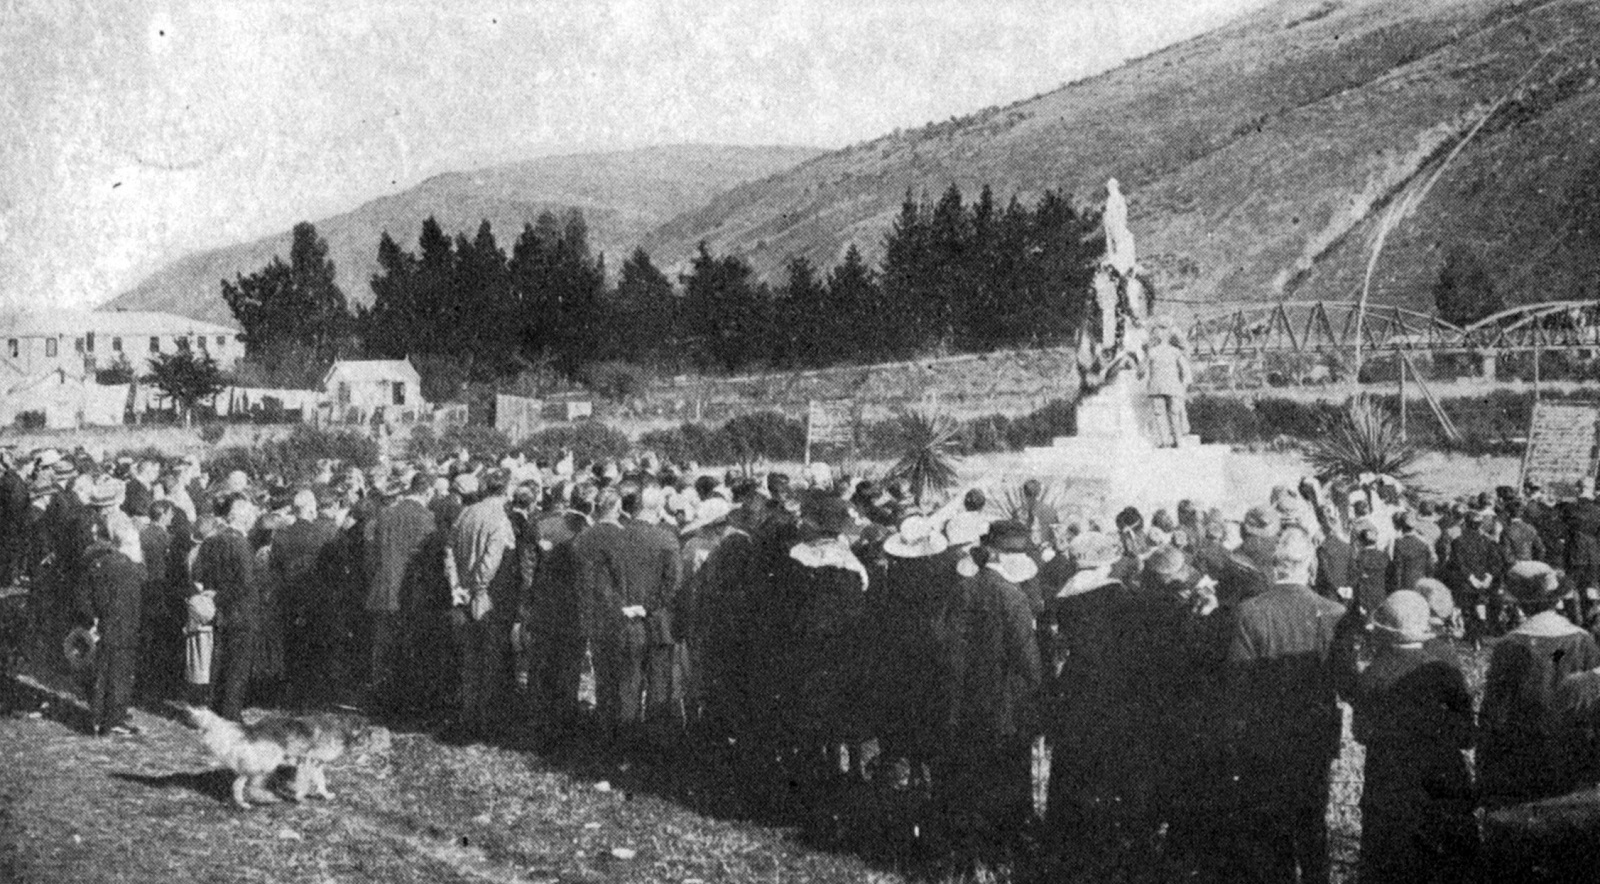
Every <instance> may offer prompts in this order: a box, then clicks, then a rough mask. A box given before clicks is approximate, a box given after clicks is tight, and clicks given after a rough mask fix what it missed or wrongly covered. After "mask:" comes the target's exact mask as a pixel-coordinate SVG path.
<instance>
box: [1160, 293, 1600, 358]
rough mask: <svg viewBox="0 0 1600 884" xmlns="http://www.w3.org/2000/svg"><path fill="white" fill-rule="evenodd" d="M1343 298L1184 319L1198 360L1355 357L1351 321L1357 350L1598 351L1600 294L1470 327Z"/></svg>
mask: <svg viewBox="0 0 1600 884" xmlns="http://www.w3.org/2000/svg"><path fill="white" fill-rule="evenodd" d="M1357 311H1358V306H1357V304H1356V303H1355V302H1347V301H1279V302H1271V303H1248V304H1233V305H1228V306H1226V307H1219V308H1216V309H1214V310H1210V311H1206V312H1202V313H1200V314H1199V315H1197V316H1196V317H1195V318H1194V319H1193V321H1192V322H1191V324H1190V326H1189V352H1190V354H1191V355H1192V357H1193V358H1194V359H1196V360H1198V361H1200V362H1208V363H1209V362H1227V361H1231V360H1235V359H1238V360H1245V361H1248V360H1252V359H1255V358H1258V357H1265V356H1274V355H1279V356H1284V357H1314V358H1316V359H1318V360H1323V361H1325V360H1326V359H1328V358H1330V357H1331V358H1333V359H1336V360H1338V361H1341V362H1345V361H1348V360H1350V359H1351V358H1353V356H1354V352H1355V343H1356V336H1357V334H1358V331H1357V327H1358V325H1359V334H1360V338H1361V350H1362V354H1363V356H1364V357H1365V356H1373V357H1382V356H1390V355H1394V354H1417V355H1423V354H1476V355H1479V356H1489V355H1498V354H1501V353H1520V352H1541V351H1546V350H1550V351H1577V350H1600V301H1550V302H1546V303H1542V304H1527V305H1524V306H1521V307H1513V308H1511V309H1509V310H1503V311H1501V312H1499V313H1496V314H1494V315H1493V316H1489V317H1487V318H1485V319H1483V320H1481V321H1479V322H1476V323H1473V324H1472V325H1469V326H1465V327H1462V326H1457V325H1452V324H1451V323H1448V322H1445V321H1444V320H1442V319H1440V318H1439V317H1437V316H1434V315H1431V314H1426V313H1420V312H1417V311H1415V310H1407V309H1405V308H1403V307H1395V306H1380V307H1374V306H1372V305H1368V307H1367V310H1366V315H1365V316H1364V317H1362V318H1361V320H1360V322H1359V323H1358V322H1357Z"/></svg>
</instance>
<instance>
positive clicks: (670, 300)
mask: <svg viewBox="0 0 1600 884" xmlns="http://www.w3.org/2000/svg"><path fill="white" fill-rule="evenodd" d="M678 314H679V310H678V297H677V295H675V294H674V293H673V291H672V282H671V280H669V279H667V275H666V274H665V273H662V272H661V271H660V269H658V268H657V267H656V265H655V264H654V263H653V262H652V261H651V260H650V253H649V252H646V251H645V250H644V249H643V248H637V249H634V251H633V254H632V255H630V256H629V257H628V258H627V260H625V261H623V262H622V268H621V270H620V272H619V274H618V278H617V287H616V290H615V291H614V293H613V294H612V297H611V309H609V310H608V311H607V317H608V318H607V320H606V321H607V327H608V328H609V329H611V332H612V338H611V341H610V342H609V343H608V345H607V346H605V347H603V348H602V351H603V352H604V353H605V354H606V356H607V358H611V359H626V360H629V361H632V362H646V363H656V364H662V363H666V362H670V361H671V360H672V358H673V354H674V353H675V352H676V348H677V343H678V341H679V340H680V338H681V337H682V335H681V332H680V331H679V325H680V323H681V319H680V317H679V315H678Z"/></svg>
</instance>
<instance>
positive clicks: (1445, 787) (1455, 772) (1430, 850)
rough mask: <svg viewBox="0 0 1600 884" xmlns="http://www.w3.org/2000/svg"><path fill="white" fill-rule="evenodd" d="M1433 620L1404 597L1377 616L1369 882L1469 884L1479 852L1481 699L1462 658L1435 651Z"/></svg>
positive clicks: (1368, 773)
mask: <svg viewBox="0 0 1600 884" xmlns="http://www.w3.org/2000/svg"><path fill="white" fill-rule="evenodd" d="M1432 618H1433V610H1432V606H1431V605H1430V604H1429V602H1428V599H1427V598H1425V597H1424V596H1423V595H1422V594H1421V593H1418V592H1414V591H1412V590H1409V589H1402V590H1399V591H1396V592H1394V593H1392V594H1390V595H1389V597H1388V598H1386V599H1384V601H1383V603H1382V604H1381V605H1379V607H1378V609H1377V610H1376V611H1375V612H1373V617H1372V634H1373V637H1374V638H1375V639H1376V643H1377V645H1378V650H1377V653H1376V655H1375V656H1374V657H1373V660H1372V664H1371V665H1370V666H1368V667H1367V668H1366V670H1365V671H1364V672H1362V674H1361V678H1360V681H1359V683H1358V685H1357V688H1356V695H1355V702H1354V706H1355V718H1354V732H1355V738H1356V739H1357V740H1358V741H1360V742H1361V743H1362V744H1363V745H1365V746H1366V748H1367V753H1366V766H1365V768H1364V775H1363V782H1364V783H1365V786H1364V788H1363V790H1362V794H1361V881H1362V882H1363V884H1368V882H1372V884H1381V882H1390V881H1392V882H1405V884H1409V882H1413V881H1416V882H1430V881H1435V882H1446V881H1461V880H1465V879H1466V878H1467V876H1468V872H1469V871H1470V870H1471V868H1472V864H1473V860H1474V857H1475V856H1476V854H1477V848H1478V828H1477V822H1476V820H1475V819H1474V817H1473V805H1474V801H1473V792H1472V776H1471V774H1470V773H1469V772H1468V770H1467V762H1466V757H1465V756H1464V755H1462V751H1463V750H1465V749H1468V748H1470V747H1471V745H1472V694H1471V693H1470V692H1469V691H1468V690H1467V682H1466V678H1465V677H1464V676H1463V675H1462V674H1461V669H1460V668H1459V667H1458V666H1457V665H1456V663H1455V660H1454V657H1453V656H1449V657H1447V656H1444V655H1441V654H1439V653H1437V652H1436V651H1435V650H1433V649H1432V648H1431V647H1430V642H1432V640H1433V639H1434V638H1435V633H1434V628H1433V623H1432Z"/></svg>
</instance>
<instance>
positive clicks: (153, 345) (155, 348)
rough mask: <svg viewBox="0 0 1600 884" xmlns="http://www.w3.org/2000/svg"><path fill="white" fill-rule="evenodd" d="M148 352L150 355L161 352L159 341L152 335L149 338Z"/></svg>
mask: <svg viewBox="0 0 1600 884" xmlns="http://www.w3.org/2000/svg"><path fill="white" fill-rule="evenodd" d="M150 352H151V353H160V352H161V339H160V338H158V337H155V336H154V335H152V336H151V337H150Z"/></svg>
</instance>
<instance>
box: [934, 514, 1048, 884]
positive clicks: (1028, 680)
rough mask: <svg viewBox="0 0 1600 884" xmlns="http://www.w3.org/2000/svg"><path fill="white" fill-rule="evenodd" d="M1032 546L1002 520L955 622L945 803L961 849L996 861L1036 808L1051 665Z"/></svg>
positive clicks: (964, 589)
mask: <svg viewBox="0 0 1600 884" xmlns="http://www.w3.org/2000/svg"><path fill="white" fill-rule="evenodd" d="M1032 549H1033V544H1032V542H1031V540H1030V539H1029V537H1028V528H1027V526H1026V525H1024V524H1022V523H1021V522H1017V521H1012V520H1009V519H1008V520H1004V521H999V522H994V523H992V524H991V525H990V526H989V530H988V531H987V532H986V533H985V534H984V537H983V546H982V548H981V554H980V556H979V557H980V558H982V559H984V560H985V561H984V563H983V565H982V567H981V568H980V569H979V571H978V573H977V575H976V576H973V577H969V578H967V579H965V580H962V581H961V582H960V584H959V593H960V596H959V598H958V601H957V605H956V608H955V617H956V619H955V622H954V623H952V624H951V626H952V627H953V631H954V634H955V641H954V646H955V647H954V650H955V660H954V665H953V666H952V667H951V675H952V676H953V678H954V685H953V687H954V690H953V691H952V700H953V701H954V704H955V706H954V710H953V711H954V716H953V731H952V732H951V733H950V735H949V740H948V742H947V751H946V752H945V753H943V757H942V759H941V764H940V765H939V766H940V773H941V776H939V777H938V778H937V779H936V788H937V790H938V791H937V800H938V810H939V812H940V813H941V815H942V816H943V817H944V818H945V819H946V820H947V821H948V823H949V824H950V826H951V828H952V829H953V831H954V833H955V837H956V838H957V839H958V845H957V850H958V852H959V853H960V854H961V855H964V856H969V857H974V858H977V859H982V860H984V861H986V862H990V863H992V862H995V861H997V860H998V859H999V858H1000V857H1002V856H1004V855H1005V851H1006V849H1007V848H1008V847H1009V846H1010V845H1011V844H1012V843H1013V842H1014V840H1015V839H1016V837H1017V836H1018V835H1019V834H1020V832H1021V830H1022V827H1023V825H1024V824H1025V823H1026V822H1027V821H1028V819H1029V818H1030V817H1031V815H1032V811H1033V789H1032V779H1031V773H1032V765H1031V762H1032V747H1033V737H1034V734H1035V733H1037V728H1038V720H1039V711H1038V703H1039V687H1040V683H1041V680H1042V678H1043V666H1042V664H1041V662H1040V659H1039V644H1038V640H1037V638H1036V634H1035V626H1034V605H1033V603H1032V602H1031V601H1030V599H1029V596H1028V593H1027V592H1026V591H1024V589H1023V587H1022V583H1024V582H1026V581H1028V580H1031V579H1033V576H1034V575H1035V574H1036V573H1037V571H1038V569H1037V567H1036V566H1034V565H1033V560H1032V559H1031V558H1030V557H1029V555H1028V553H1029V552H1031V551H1032ZM1007 557H1010V558H1007ZM962 842H964V843H962Z"/></svg>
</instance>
